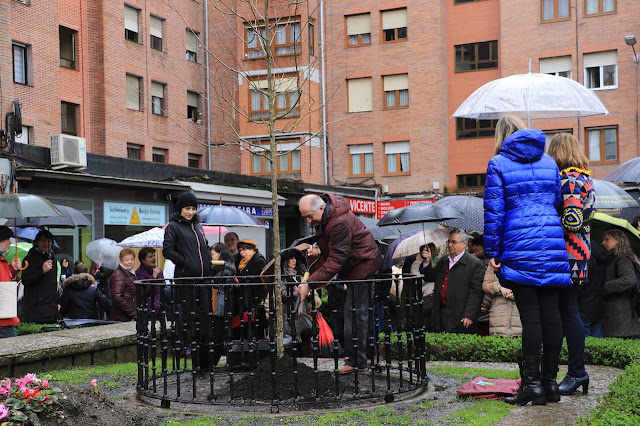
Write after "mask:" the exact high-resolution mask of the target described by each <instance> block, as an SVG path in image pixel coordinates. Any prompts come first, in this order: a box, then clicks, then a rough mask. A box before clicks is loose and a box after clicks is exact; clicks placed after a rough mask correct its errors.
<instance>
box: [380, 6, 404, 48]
mask: <svg viewBox="0 0 640 426" xmlns="http://www.w3.org/2000/svg"><path fill="white" fill-rule="evenodd" d="M382 32H383V37H384V38H383V39H382V41H383V43H390V42H394V41H404V40H406V39H407V9H396V10H389V11H385V12H382Z"/></svg>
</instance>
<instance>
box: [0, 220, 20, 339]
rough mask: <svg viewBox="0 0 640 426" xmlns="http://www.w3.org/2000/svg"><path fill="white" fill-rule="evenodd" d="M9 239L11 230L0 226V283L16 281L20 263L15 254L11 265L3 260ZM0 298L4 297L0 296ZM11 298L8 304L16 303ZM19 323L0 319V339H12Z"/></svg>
mask: <svg viewBox="0 0 640 426" xmlns="http://www.w3.org/2000/svg"><path fill="white" fill-rule="evenodd" d="M11 237H13V232H12V231H11V229H10V228H9V227H6V226H4V225H3V226H0V281H2V282H10V281H17V280H18V268H19V267H20V265H21V262H20V259H19V258H18V256H17V254H16V257H14V259H13V261H12V262H11V264H9V262H7V260H6V259H5V258H4V255H5V253H6V252H7V251H8V250H9V245H10V244H11V240H10V238H11ZM0 297H4V296H2V295H0ZM13 297H14V300H13V301H11V300H10V301H9V302H10V303H11V302H13V303H16V300H15V295H14V296H13ZM19 323H20V320H19V319H18V317H13V318H3V319H0V339H1V338H3V337H14V336H15V335H16V330H15V328H14V327H13V326H14V325H16V324H19Z"/></svg>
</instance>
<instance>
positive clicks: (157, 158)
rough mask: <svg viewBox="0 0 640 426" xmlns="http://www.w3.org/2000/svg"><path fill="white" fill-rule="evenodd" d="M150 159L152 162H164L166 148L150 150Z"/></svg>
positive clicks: (165, 160) (165, 159)
mask: <svg viewBox="0 0 640 426" xmlns="http://www.w3.org/2000/svg"><path fill="white" fill-rule="evenodd" d="M151 161H153V162H154V163H166V162H167V150H166V149H163V148H153V149H152V150H151Z"/></svg>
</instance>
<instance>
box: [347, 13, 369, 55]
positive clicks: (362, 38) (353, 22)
mask: <svg viewBox="0 0 640 426" xmlns="http://www.w3.org/2000/svg"><path fill="white" fill-rule="evenodd" d="M346 20H347V44H348V46H349V47H357V46H367V45H370V44H371V14H370V13H362V14H360V15H351V16H347V17H346Z"/></svg>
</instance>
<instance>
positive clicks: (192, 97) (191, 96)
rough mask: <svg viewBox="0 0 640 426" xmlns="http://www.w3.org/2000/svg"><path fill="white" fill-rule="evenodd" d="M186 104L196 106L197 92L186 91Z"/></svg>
mask: <svg viewBox="0 0 640 426" xmlns="http://www.w3.org/2000/svg"><path fill="white" fill-rule="evenodd" d="M187 105H188V106H190V107H195V108H197V107H198V94H197V93H194V92H187Z"/></svg>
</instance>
